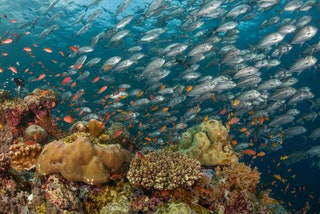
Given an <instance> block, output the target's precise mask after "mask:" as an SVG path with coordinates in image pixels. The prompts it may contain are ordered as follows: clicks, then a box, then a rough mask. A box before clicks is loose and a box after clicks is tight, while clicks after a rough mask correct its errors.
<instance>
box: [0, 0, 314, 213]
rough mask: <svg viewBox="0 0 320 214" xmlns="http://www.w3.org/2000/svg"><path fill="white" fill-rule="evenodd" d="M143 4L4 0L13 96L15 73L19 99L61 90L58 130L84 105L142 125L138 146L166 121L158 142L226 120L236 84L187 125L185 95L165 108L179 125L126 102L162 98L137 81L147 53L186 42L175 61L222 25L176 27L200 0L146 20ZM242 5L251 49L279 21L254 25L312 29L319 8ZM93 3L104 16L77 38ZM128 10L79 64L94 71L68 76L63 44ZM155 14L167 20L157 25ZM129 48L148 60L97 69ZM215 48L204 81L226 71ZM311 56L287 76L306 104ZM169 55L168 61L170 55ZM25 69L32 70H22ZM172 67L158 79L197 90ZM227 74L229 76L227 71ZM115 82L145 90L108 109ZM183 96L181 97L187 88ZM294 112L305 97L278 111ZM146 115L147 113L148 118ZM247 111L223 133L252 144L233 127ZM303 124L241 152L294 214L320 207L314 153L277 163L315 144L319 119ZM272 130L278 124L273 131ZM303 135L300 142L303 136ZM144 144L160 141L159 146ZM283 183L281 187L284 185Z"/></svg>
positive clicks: (244, 44)
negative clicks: (155, 32) (119, 35)
mask: <svg viewBox="0 0 320 214" xmlns="http://www.w3.org/2000/svg"><path fill="white" fill-rule="evenodd" d="M150 2H151V1H150V0H145V1H140V0H132V2H131V3H130V5H129V6H128V7H127V8H126V9H125V10H124V11H123V12H122V13H120V14H118V15H117V16H115V12H116V10H117V7H118V6H119V4H120V3H121V1H119V0H115V1H107V0H102V1H101V2H100V3H99V4H98V5H93V6H90V7H89V8H88V7H87V5H88V1H72V0H66V1H62V0H60V1H58V3H57V4H56V5H55V6H54V7H53V8H52V9H51V10H49V11H48V12H47V13H46V14H45V11H46V10H47V8H48V6H49V3H48V2H43V1H34V0H29V1H25V0H16V1H10V2H8V1H6V0H0V3H1V4H0V5H1V6H0V15H1V16H2V18H1V19H0V26H1V27H0V36H1V37H3V36H4V35H5V34H6V32H7V31H8V30H10V32H9V33H8V34H7V36H6V37H5V38H1V39H2V40H4V39H7V38H12V39H13V43H11V44H2V45H1V48H0V49H1V52H2V53H4V52H6V53H7V54H8V56H0V68H2V69H3V72H2V73H1V74H0V77H1V86H2V88H6V89H8V90H10V91H11V92H12V94H13V96H15V94H16V85H15V84H14V83H13V81H12V78H13V77H20V78H23V79H24V80H25V81H26V85H25V86H24V88H23V89H22V96H24V95H26V94H27V93H29V92H31V91H32V90H33V89H35V88H37V87H40V88H51V89H54V90H55V91H56V92H57V93H58V95H59V98H60V100H59V105H58V107H57V108H56V109H55V110H54V112H53V115H54V116H55V117H56V118H57V123H58V124H59V125H60V126H61V127H63V128H65V129H68V128H69V127H70V124H68V123H65V122H64V121H63V117H64V116H65V115H70V116H72V117H74V118H75V119H76V120H81V118H82V117H83V116H86V115H87V114H88V113H83V114H81V115H80V114H79V110H77V107H79V108H80V107H89V108H90V109H91V111H92V113H93V114H96V115H97V116H98V117H100V118H102V119H103V118H105V117H106V115H109V114H110V115H111V120H109V122H108V124H111V123H112V122H114V121H120V122H123V123H125V124H126V125H129V124H130V123H133V124H134V127H132V128H130V129H129V131H130V133H131V134H132V136H135V135H137V133H138V132H139V131H142V133H143V134H142V135H141V136H136V137H137V141H136V142H139V141H142V140H143V138H144V137H146V136H149V135H150V133H152V132H155V131H158V130H159V129H160V128H161V127H163V125H166V126H167V129H166V130H165V131H164V132H163V133H160V134H159V135H157V138H158V139H163V141H165V142H166V141H173V142H177V137H176V136H179V135H180V134H181V133H182V132H183V131H185V130H186V128H187V127H190V126H192V125H195V124H199V123H200V122H201V121H202V119H203V117H204V116H205V115H208V116H209V118H218V119H221V120H222V121H223V123H226V122H227V121H228V118H227V115H228V113H230V112H233V113H236V112H235V111H234V109H232V108H231V106H230V105H231V102H230V100H228V99H227V98H226V97H223V96H224V95H226V94H229V95H230V94H233V95H237V94H238V93H241V92H242V91H243V90H241V89H239V88H234V89H232V90H226V91H222V92H221V93H217V94H216V97H217V102H214V101H212V100H211V99H209V100H206V101H204V102H202V103H201V104H200V108H201V110H204V109H206V108H209V107H210V108H213V110H212V111H211V112H210V113H209V114H208V113H202V112H201V110H200V112H199V113H198V114H197V115H196V117H195V118H194V119H191V120H190V121H187V122H186V121H184V119H183V115H184V114H185V113H187V112H188V111H189V110H190V109H192V108H195V107H197V103H192V102H191V99H192V97H189V96H186V99H185V101H184V102H183V103H182V104H179V105H177V106H174V107H172V108H170V109H169V111H168V112H169V113H171V115H172V116H175V117H177V120H176V121H174V122H173V123H169V124H166V123H165V120H166V119H169V118H161V119H160V120H159V118H156V117H153V114H155V111H152V110H151V108H152V105H151V104H148V105H147V107H143V108H134V107H133V106H132V104H131V103H132V102H131V101H133V102H134V101H135V100H137V99H139V98H148V99H150V97H151V96H156V95H158V94H159V91H158V88H157V89H156V90H148V87H150V86H149V85H147V83H146V82H145V81H144V80H139V78H137V76H139V74H141V73H142V71H143V68H144V67H145V66H146V65H148V64H149V63H150V62H151V60H152V59H153V58H154V57H163V56H162V55H161V52H160V50H161V49H163V48H165V47H167V46H168V45H170V44H173V43H175V42H180V43H184V44H187V45H188V48H187V49H186V51H184V52H183V54H181V55H178V56H177V57H176V58H179V59H181V58H184V57H186V55H187V53H188V52H189V51H190V50H191V49H192V48H193V47H194V46H195V45H197V44H200V43H202V42H203V41H204V40H205V38H206V36H208V35H210V32H212V31H214V30H215V29H216V28H217V27H218V26H219V25H220V24H221V23H222V22H224V21H225V20H224V19H223V17H222V16H218V17H217V18H215V19H212V20H210V19H207V18H199V19H200V20H201V21H203V22H204V24H203V25H202V26H201V27H200V28H198V29H196V30H194V31H193V32H188V31H187V30H186V29H183V28H181V25H182V24H183V22H184V21H185V20H186V19H187V18H188V17H189V16H193V14H192V11H194V10H195V8H199V7H201V5H202V1H194V3H193V4H191V5H188V2H189V3H190V2H191V1H168V3H169V4H170V6H168V7H167V8H166V9H164V10H163V11H161V13H160V14H157V15H154V16H152V17H150V18H144V16H145V13H146V11H147V8H148V7H149V5H150ZM237 2H238V1H234V2H233V3H228V1H224V3H223V4H222V5H221V6H220V8H223V9H225V10H226V11H229V10H230V9H231V8H234V7H235V6H236V5H237V4H239V3H237ZM248 2H249V3H248V4H249V5H250V6H252V10H251V11H250V12H255V13H256V14H257V16H256V17H254V18H252V19H250V20H245V21H244V20H242V19H241V18H242V17H243V15H240V16H239V17H237V18H235V19H233V20H234V21H237V22H239V25H238V27H237V29H238V30H239V34H238V35H239V38H237V39H236V42H235V43H234V44H233V45H234V46H236V47H237V48H238V49H240V50H245V49H246V50H250V48H254V47H255V46H256V45H257V44H258V43H259V41H261V39H262V38H263V37H264V36H266V35H268V34H269V33H272V32H275V31H276V30H277V28H278V27H279V23H277V24H274V25H273V26H270V27H266V28H265V29H259V26H260V24H261V23H262V22H263V21H265V20H267V19H269V18H271V17H273V16H281V20H284V19H285V18H290V19H296V18H299V17H302V16H304V15H310V16H312V20H311V22H310V23H309V24H308V25H313V26H317V27H319V21H320V16H319V13H320V9H319V7H320V6H319V5H317V4H315V5H313V7H312V8H311V9H310V10H309V11H306V12H304V11H293V12H288V11H284V12H283V11H282V10H283V8H284V5H285V4H286V3H287V2H289V1H281V3H280V4H279V5H277V6H276V7H275V8H273V9H270V10H267V11H264V12H261V11H257V9H258V8H257V6H256V4H255V1H248ZM243 3H245V1H243ZM170 7H177V8H179V7H181V8H184V11H183V12H182V13H180V14H178V15H176V17H170V9H171V8H170ZM97 9H102V13H101V14H100V15H99V16H98V18H97V19H96V20H94V21H92V26H91V27H90V29H89V30H88V31H87V32H85V33H84V34H81V35H78V36H76V37H75V34H76V33H77V32H78V31H79V30H80V29H81V28H82V27H83V25H84V24H85V20H86V19H87V17H88V16H89V15H90V14H91V13H92V12H94V11H96V10H97ZM58 12H61V14H62V15H61V16H60V17H58V18H57V19H56V20H54V21H53V22H51V23H48V20H49V18H50V17H52V16H53V15H54V14H56V13H58ZM84 12H85V14H86V15H85V17H84V18H83V20H82V21H81V22H80V23H78V24H73V23H74V22H75V21H76V20H77V18H78V17H79V16H80V15H81V14H82V13H84ZM127 15H134V18H133V20H132V21H131V22H130V23H129V24H128V25H127V26H125V28H124V29H127V30H129V31H130V33H129V34H128V35H127V36H125V37H124V38H123V39H122V40H121V42H119V44H117V45H116V44H110V37H106V36H104V37H103V38H101V39H100V41H99V42H98V43H97V45H96V46H95V47H94V51H93V52H91V53H87V54H86V55H87V60H86V62H88V61H89V60H90V59H92V58H94V57H101V61H100V62H99V63H98V64H97V65H95V66H93V67H92V68H86V67H85V66H83V67H82V68H81V69H79V70H78V71H77V72H76V74H73V75H71V74H70V73H68V72H69V71H70V68H69V67H70V66H71V65H73V64H74V63H75V61H76V60H77V59H78V58H79V56H80V54H78V55H76V56H75V57H69V56H70V54H72V51H71V50H70V48H69V47H70V46H74V45H78V46H80V47H82V46H87V45H90V42H91V40H92V38H93V37H94V36H96V35H97V34H99V33H101V32H108V31H109V30H111V29H112V28H114V27H115V25H116V24H117V23H118V21H119V20H121V19H122V18H124V17H125V16H127ZM36 17H39V20H38V23H37V24H36V25H35V27H34V28H33V29H30V25H31V24H30V23H32V22H33V21H34V20H35V19H36ZM12 19H14V20H16V23H13V22H12V21H10V20H12ZM161 20H166V21H164V22H161ZM24 23H29V24H27V25H26V27H23V28H22V29H18V26H20V25H21V24H24ZM53 24H57V25H58V26H59V28H58V29H57V30H56V31H54V32H52V33H50V34H49V35H48V36H46V37H45V38H43V39H39V38H38V37H39V35H40V34H41V32H43V30H44V29H46V28H48V27H50V26H52V25H53ZM158 27H159V28H163V29H164V30H165V32H164V33H163V34H161V35H160V36H159V37H158V38H157V39H155V40H153V41H152V42H139V40H140V38H141V37H142V36H143V35H144V33H145V32H146V31H148V30H151V29H154V28H158ZM202 30H203V31H204V36H199V37H197V38H196V37H195V34H196V33H197V32H199V31H202ZM26 32H30V34H26ZM18 35H21V38H19V39H18V40H17V38H18ZM219 35H220V37H221V38H222V39H223V38H224V37H226V35H223V34H219ZM293 37H294V33H292V34H289V35H287V36H286V37H285V38H284V40H283V41H282V42H280V44H283V43H290V41H291V40H292V38H293ZM318 42H319V32H318V33H317V34H316V36H314V37H313V38H312V39H311V40H309V41H307V42H306V44H303V45H293V48H292V50H291V51H290V53H289V54H288V55H284V56H282V57H281V58H280V61H281V64H280V65H279V66H276V67H273V68H270V69H265V68H262V69H260V72H261V73H262V74H261V78H262V79H263V80H267V79H269V78H270V76H272V75H274V74H275V73H276V72H277V71H279V70H281V69H283V70H285V69H288V68H290V66H292V64H293V63H294V62H295V61H296V60H297V59H299V58H301V57H304V56H305V55H304V54H303V51H305V50H306V49H307V48H308V47H309V46H310V45H315V44H317V43H318ZM34 44H37V47H35V45H34ZM135 45H141V47H142V50H141V51H140V52H141V53H143V54H145V57H144V58H142V59H140V60H139V61H138V63H135V64H133V65H132V66H130V67H129V68H128V69H126V70H124V71H120V72H116V71H114V70H112V69H111V70H109V71H103V70H102V69H101V66H102V65H103V63H104V61H105V60H107V59H108V58H110V57H113V56H120V57H122V59H123V60H124V59H127V58H129V57H130V56H131V55H132V53H129V52H128V51H127V50H128V48H130V47H132V46H135ZM213 46H214V47H213V49H212V51H211V52H212V53H213V52H215V53H214V54H212V55H210V54H208V55H207V56H206V58H205V59H204V60H203V61H201V62H199V63H198V64H199V66H200V67H199V69H198V70H197V71H198V72H200V73H201V76H202V77H203V76H206V75H210V76H212V77H217V76H220V75H224V74H225V73H226V71H227V70H229V69H232V66H229V65H224V64H222V65H220V63H219V61H220V60H221V58H222V55H221V54H219V50H221V48H222V47H223V46H224V44H222V42H218V43H216V44H213ZM25 47H30V48H32V55H33V56H34V57H31V56H29V54H27V53H26V51H24V50H23V48H25ZM275 47H276V46H272V47H271V51H270V52H266V53H265V54H266V56H267V59H270V58H271V59H278V58H274V57H271V53H272V51H273V50H274V48H275ZM43 48H50V49H52V51H53V53H47V52H45V51H44V50H43ZM251 50H252V49H251ZM59 51H60V52H63V53H64V56H62V55H61V53H59ZM261 52H263V51H261ZM313 56H314V57H316V58H317V59H318V62H317V63H316V66H314V67H312V68H310V69H308V70H305V71H303V72H302V73H301V74H300V75H299V76H298V75H297V74H296V73H295V74H293V75H292V76H294V77H296V78H298V79H299V81H298V83H297V84H295V85H294V86H293V87H294V88H296V89H299V88H301V87H305V86H308V87H309V88H310V89H311V91H312V92H313V93H314V95H315V96H314V98H312V99H311V101H313V102H314V101H316V100H317V99H318V98H319V88H318V82H319V81H320V73H319V68H318V67H319V59H320V58H319V53H314V54H313ZM164 59H165V60H166V62H168V61H170V60H172V59H170V58H168V57H164ZM186 59H187V60H189V59H190V57H189V58H188V57H186ZM173 60H175V58H174V59H173ZM212 60H217V63H215V64H213V66H210V67H206V66H207V65H208V63H209V62H211V61H212ZM86 62H85V63H86ZM248 64H249V65H253V64H254V62H248ZM9 66H14V67H15V68H17V70H18V74H13V73H12V72H11V71H10V70H9V69H8V67H9ZM26 69H29V70H28V71H26ZM169 69H170V70H171V73H170V74H169V75H168V76H167V77H165V78H164V79H162V80H161V82H162V84H163V85H165V86H166V88H169V87H175V86H177V85H178V84H181V85H183V86H184V87H185V86H187V85H193V86H196V85H197V84H199V83H198V82H197V80H192V81H185V80H182V79H181V76H182V75H183V74H184V72H185V67H183V66H182V65H175V66H173V67H171V68H169ZM86 70H88V71H89V72H90V74H89V76H88V77H87V78H86V79H85V80H83V81H77V80H76V79H77V77H78V76H79V75H80V74H81V73H82V72H84V71H86ZM25 71H26V72H25ZM43 73H44V74H46V77H45V78H44V79H42V80H40V81H38V80H37V78H38V77H39V75H40V74H43ZM103 75H110V76H112V77H113V79H114V81H112V82H110V81H109V82H108V81H106V80H103V78H101V79H100V80H99V81H98V82H96V83H94V84H93V83H91V81H92V80H93V79H94V78H95V77H97V76H101V77H102V76H103ZM227 75H228V74H227ZM65 76H71V77H72V82H76V85H75V86H74V87H71V83H72V82H70V83H69V84H67V85H62V84H61V82H62V80H63V79H64V77H65ZM230 76H231V77H232V74H231V75H230ZM235 82H236V81H235ZM121 84H130V86H131V88H129V89H127V92H129V93H130V91H132V90H133V89H141V90H143V91H144V94H143V95H142V96H141V97H136V96H128V97H127V98H125V99H122V100H121V103H123V107H120V108H118V109H111V108H110V107H109V105H111V104H112V103H113V100H111V99H110V98H106V96H107V95H111V94H113V93H115V92H118V91H119V86H120V85H121ZM105 85H107V86H108V89H107V90H106V91H104V92H103V93H101V94H98V93H97V92H98V90H99V89H100V88H101V87H102V86H105ZM81 89H83V90H84V92H85V93H84V94H83V95H82V97H81V98H79V99H72V97H68V98H67V99H64V100H63V99H62V94H63V93H64V92H67V91H70V92H71V94H72V96H74V95H75V94H76V93H77V91H78V90H81ZM182 93H183V94H186V93H185V91H183V92H182ZM164 96H165V97H166V100H165V101H164V102H162V103H160V104H157V105H158V106H159V109H160V110H161V109H162V108H163V107H166V105H167V104H168V100H169V99H170V97H171V95H170V94H169V95H164ZM101 99H106V103H103V102H101ZM266 102H268V103H270V101H268V100H266ZM224 108H226V109H227V110H228V113H227V114H225V115H221V116H219V112H220V111H221V110H222V109H224ZM291 108H297V109H299V111H300V115H302V114H303V113H306V112H308V111H310V108H311V106H310V102H301V103H299V104H298V105H297V106H295V107H293V106H289V105H285V111H286V110H288V109H291ZM119 109H121V110H122V111H124V112H126V114H121V113H120V112H119V111H118V112H117V111H116V110H119ZM254 110H255V109H254ZM313 111H315V112H317V113H319V107H316V108H314V109H313ZM128 112H135V113H138V114H139V115H138V116H137V117H135V118H134V117H129V119H128V118H127V117H128V114H127V113H128ZM148 114H150V116H149V115H148ZM275 115H277V114H275ZM172 116H171V117H172ZM248 116H249V114H244V115H243V116H242V117H241V118H240V119H241V120H240V124H237V125H235V126H232V128H231V131H230V135H231V136H232V137H233V138H234V139H237V136H240V137H239V138H238V140H239V141H246V140H247V141H249V140H250V139H254V137H255V136H249V137H248V138H245V137H243V135H240V133H239V129H240V128H241V127H242V125H241V124H243V125H247V126H248V128H250V125H248V124H250V123H248V121H247V118H248ZM273 116H274V115H271V116H270V117H271V118H272V117H273ZM119 117H120V119H119ZM298 117H299V115H298V116H296V119H297V118H298ZM154 119H155V120H156V121H153V120H154ZM180 122H184V123H185V124H186V128H185V129H184V130H175V129H174V125H175V124H178V123H180ZM294 122H295V121H294ZM139 124H141V125H139ZM265 124H268V121H265ZM294 124H295V123H290V124H286V125H284V126H283V127H282V129H283V130H285V129H286V128H289V127H291V126H293V125H294ZM302 125H303V126H304V127H305V128H306V129H307V132H306V133H305V134H303V136H296V137H293V138H291V139H285V140H284V142H283V148H282V149H280V150H278V151H276V152H267V154H266V156H264V157H258V158H256V159H255V160H252V157H245V158H244V160H243V161H245V162H246V163H248V164H249V163H251V164H252V166H257V167H258V169H259V171H260V172H261V173H262V176H261V183H262V187H261V188H264V189H266V188H270V189H272V192H273V194H272V196H273V197H274V198H276V199H278V200H280V201H281V202H283V204H284V206H285V207H286V208H287V209H288V210H291V211H292V212H296V211H301V210H302V209H303V208H304V207H306V202H308V203H309V204H310V210H309V211H308V213H309V212H310V213H316V212H317V211H318V210H320V184H319V181H318V180H319V179H318V178H319V177H320V172H319V168H318V167H317V166H316V165H314V164H313V163H317V162H318V163H319V159H317V157H309V158H307V159H305V160H301V161H299V162H298V163H296V164H293V165H289V166H286V165H285V164H283V162H282V161H280V156H286V155H290V154H292V153H293V152H297V151H300V152H306V151H307V150H308V149H310V147H311V146H316V145H319V140H317V141H315V142H313V141H311V140H310V139H308V136H309V135H310V133H311V132H312V131H313V130H314V129H315V128H318V127H320V119H319V117H317V118H316V119H315V121H313V122H306V123H305V124H302ZM279 131H281V130H280V129H279ZM256 137H257V139H258V142H257V143H256V144H255V146H253V147H252V148H253V149H257V151H260V150H258V146H259V140H261V139H260V138H259V137H261V136H256ZM305 139H307V140H306V141H305ZM139 146H140V149H141V148H142V147H143V145H139ZM149 146H154V147H161V143H159V144H156V145H149ZM274 174H279V175H281V177H282V178H284V179H285V182H284V183H282V182H281V181H279V180H276V179H275V178H274V177H273V175H274ZM274 181H275V182H274ZM288 185H289V186H288ZM286 187H287V190H286V191H285V189H286Z"/></svg>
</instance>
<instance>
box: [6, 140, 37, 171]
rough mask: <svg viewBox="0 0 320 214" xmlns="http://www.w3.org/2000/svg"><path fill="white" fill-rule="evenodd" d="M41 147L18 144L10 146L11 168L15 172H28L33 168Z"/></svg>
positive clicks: (35, 144)
mask: <svg viewBox="0 0 320 214" xmlns="http://www.w3.org/2000/svg"><path fill="white" fill-rule="evenodd" d="M41 149H42V148H41V145H40V144H37V143H34V144H31V145H28V144H25V143H24V142H19V143H17V144H13V145H11V146H10V152H9V155H10V160H11V167H12V168H14V169H15V170H17V171H22V170H30V169H32V168H34V167H35V164H36V159H37V157H38V156H39V154H40V152H41Z"/></svg>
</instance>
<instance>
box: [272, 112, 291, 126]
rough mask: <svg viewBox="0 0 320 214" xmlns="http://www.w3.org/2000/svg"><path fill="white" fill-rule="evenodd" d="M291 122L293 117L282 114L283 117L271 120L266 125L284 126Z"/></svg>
mask: <svg viewBox="0 0 320 214" xmlns="http://www.w3.org/2000/svg"><path fill="white" fill-rule="evenodd" d="M293 120H294V116H292V115H288V114H283V115H280V116H277V117H275V118H273V119H272V120H271V121H270V123H269V124H268V125H269V126H282V125H284V124H287V123H291V122H292V121H293Z"/></svg>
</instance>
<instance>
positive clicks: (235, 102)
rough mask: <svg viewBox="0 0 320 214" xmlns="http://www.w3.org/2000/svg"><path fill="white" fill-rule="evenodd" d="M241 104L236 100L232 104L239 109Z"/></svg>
mask: <svg viewBox="0 0 320 214" xmlns="http://www.w3.org/2000/svg"><path fill="white" fill-rule="evenodd" d="M239 104H240V100H234V101H233V102H232V107H237V106H238V105H239Z"/></svg>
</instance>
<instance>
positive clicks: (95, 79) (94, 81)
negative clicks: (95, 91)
mask: <svg viewBox="0 0 320 214" xmlns="http://www.w3.org/2000/svg"><path fill="white" fill-rule="evenodd" d="M100 78H101V77H100V76H97V77H95V78H94V79H93V80H92V81H91V82H92V83H96V82H98V81H99V79H100Z"/></svg>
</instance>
